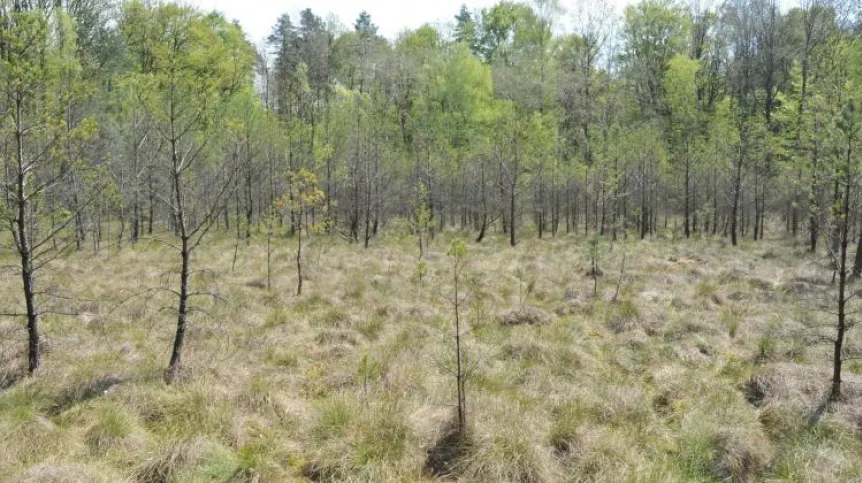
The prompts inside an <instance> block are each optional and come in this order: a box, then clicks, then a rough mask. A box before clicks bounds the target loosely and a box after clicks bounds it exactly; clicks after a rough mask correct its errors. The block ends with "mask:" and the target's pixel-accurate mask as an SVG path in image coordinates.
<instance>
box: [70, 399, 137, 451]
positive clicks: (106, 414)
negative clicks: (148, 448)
mask: <svg viewBox="0 0 862 483" xmlns="http://www.w3.org/2000/svg"><path fill="white" fill-rule="evenodd" d="M85 439H86V441H87V444H88V446H89V447H90V450H91V451H92V452H93V453H95V454H97V455H104V454H107V453H108V452H112V451H113V452H123V453H130V452H132V453H133V452H137V450H138V449H139V448H141V447H142V446H143V445H144V444H145V442H146V435H145V433H144V431H143V429H142V428H141V425H140V421H139V420H138V416H137V414H134V413H133V412H131V411H129V410H128V409H126V408H124V407H121V406H118V405H116V404H108V405H105V406H102V407H99V408H98V409H97V415H96V422H95V423H94V424H93V425H92V426H91V427H90V429H88V430H87V433H86V436H85Z"/></svg>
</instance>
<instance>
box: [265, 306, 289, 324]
mask: <svg viewBox="0 0 862 483" xmlns="http://www.w3.org/2000/svg"><path fill="white" fill-rule="evenodd" d="M289 320H290V314H289V313H288V311H287V309H286V308H285V307H284V305H282V304H275V306H274V307H273V308H272V310H270V311H269V312H267V314H266V320H265V321H264V328H267V329H269V328H272V327H278V326H280V325H284V324H286V323H287V322H288V321H289Z"/></svg>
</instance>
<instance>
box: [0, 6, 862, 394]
mask: <svg viewBox="0 0 862 483" xmlns="http://www.w3.org/2000/svg"><path fill="white" fill-rule="evenodd" d="M453 14H455V15H454V18H453V21H452V23H451V24H450V25H449V26H448V27H433V26H430V25H425V26H422V27H420V28H417V29H415V30H409V31H405V32H403V33H401V34H400V35H398V36H397V38H395V39H387V38H384V37H383V36H381V35H380V34H379V33H378V29H377V26H376V25H375V24H374V23H373V19H372V18H371V17H370V15H369V14H367V13H366V12H362V13H360V14H359V16H358V17H357V19H356V20H355V22H353V23H352V24H351V25H343V24H340V23H339V22H337V21H334V20H324V19H323V18H322V17H320V16H318V15H316V14H315V13H314V12H313V11H312V10H311V9H306V10H303V11H302V12H301V13H300V14H299V16H298V18H292V17H290V16H289V15H282V16H281V17H279V18H278V19H277V21H276V22H275V25H274V26H273V28H272V32H271V35H269V37H268V38H267V40H266V42H265V43H264V44H262V45H257V46H256V45H253V44H252V43H251V42H250V41H249V40H248V38H247V36H246V35H245V34H244V33H243V31H242V29H241V27H240V26H239V25H238V24H236V23H235V22H230V21H228V20H227V19H225V18H224V17H223V16H222V15H220V14H218V13H207V12H202V11H199V10H196V9H194V8H191V7H188V6H181V5H178V4H175V3H170V2H165V3H162V2H148V1H141V0H130V1H126V2H116V1H113V0H53V1H48V0H30V1H27V0H0V91H2V92H0V158H2V162H3V169H4V171H3V174H2V179H3V183H2V188H0V189H2V194H3V198H4V200H3V203H2V205H0V221H2V224H3V227H4V228H6V229H7V231H8V233H9V236H8V239H7V241H4V244H3V245H2V247H3V249H4V250H7V252H8V253H9V254H11V255H13V256H14V259H15V260H16V263H15V264H14V266H9V267H6V269H7V270H14V271H15V272H19V273H20V276H21V280H22V283H23V292H22V294H23V296H22V300H23V303H22V307H23V309H21V311H20V312H10V313H7V314H5V315H6V316H13V317H23V318H25V319H26V321H27V328H28V333H29V336H28V340H29V346H28V347H29V349H28V352H29V369H30V372H31V373H32V372H35V371H36V370H37V369H38V367H39V360H40V357H39V347H40V344H39V340H40V339H39V319H40V315H42V314H45V313H49V312H48V311H47V310H46V309H45V308H44V301H43V299H44V298H46V297H48V296H49V295H46V294H45V293H44V292H43V291H40V290H39V289H38V285H39V283H38V280H39V277H38V276H37V275H38V273H40V271H41V270H42V269H43V267H45V266H46V265H47V264H49V263H50V261H51V260H53V259H54V258H56V257H58V256H62V255H63V254H64V253H66V252H67V251H70V250H89V249H92V250H94V251H99V250H100V249H101V247H102V244H103V243H107V244H109V245H111V246H120V247H122V246H124V245H128V244H134V243H137V242H139V241H140V240H143V239H148V240H155V241H158V242H161V243H164V244H166V245H168V246H170V247H172V248H174V249H175V250H176V253H177V261H178V264H179V266H180V270H179V275H180V276H179V283H178V286H177V288H176V290H171V292H172V293H173V294H174V295H175V296H176V297H177V300H178V303H177V314H176V316H177V331H176V338H175V342H174V350H173V352H172V357H171V361H170V370H169V371H168V378H169V379H172V378H173V377H175V376H176V371H177V370H178V368H179V367H180V361H181V354H182V346H183V341H184V336H185V326H186V321H187V317H188V313H189V307H190V304H191V303H192V300H194V299H195V298H196V297H206V296H210V295H211V294H206V293H202V292H199V291H195V290H194V289H193V288H192V287H191V283H190V281H189V277H190V274H192V273H193V272H194V268H193V263H194V257H193V253H194V251H195V250H196V249H197V248H198V247H199V246H200V244H201V243H203V241H204V239H205V237H206V235H207V234H209V233H211V232H212V231H214V230H221V231H225V232H228V233H231V234H234V233H235V236H236V238H237V242H238V245H239V242H240V241H241V240H244V241H246V242H247V241H248V240H250V239H251V238H252V236H253V234H254V233H255V232H267V233H269V234H271V233H272V232H273V228H272V227H273V226H277V227H280V228H282V229H283V230H284V231H285V232H286V234H288V235H290V236H298V237H299V238H300V239H301V238H302V236H304V235H303V233H310V232H311V231H313V230H323V231H326V232H328V233H330V234H332V235H333V236H341V237H343V238H344V239H346V240H348V241H349V242H351V243H356V244H359V245H363V246H365V247H368V246H369V245H370V244H372V243H373V241H374V240H375V237H377V236H378V235H379V234H380V233H381V232H382V231H383V230H384V229H385V228H386V226H387V225H388V224H389V223H390V222H392V221H393V220H398V219H406V220H409V221H410V222H411V223H410V224H409V226H410V227H411V228H412V229H413V230H414V231H415V232H416V233H418V235H419V239H420V250H421V245H422V244H423V243H427V241H423V240H427V238H433V237H434V236H435V233H439V232H440V231H442V230H446V229H457V230H462V231H465V232H467V231H469V232H471V233H472V234H473V237H474V238H475V240H476V242H481V241H482V240H483V239H484V238H485V237H486V235H487V234H488V233H490V232H492V231H498V232H503V233H505V234H506V235H507V237H508V240H509V243H510V244H512V245H515V244H516V243H517V241H518V239H519V238H518V237H521V236H530V235H529V234H528V233H527V232H526V230H530V232H532V233H534V234H535V236H537V237H539V238H541V237H545V236H559V235H561V234H568V233H574V234H582V235H587V234H593V235H598V236H607V237H611V238H613V239H616V238H617V237H620V236H624V234H625V233H628V232H634V233H637V234H638V235H639V236H640V237H641V238H645V237H647V236H652V235H657V234H663V233H674V234H675V233H680V234H681V236H685V237H690V236H694V235H699V236H722V237H727V238H728V239H730V241H731V242H732V244H733V245H737V244H738V243H739V242H740V240H741V239H742V238H743V237H750V238H751V239H753V240H759V239H761V238H763V237H764V236H765V232H766V230H767V229H783V230H784V231H786V233H787V234H789V235H790V236H793V237H798V238H800V239H802V238H804V239H805V240H806V244H807V245H808V247H809V248H810V250H811V251H817V250H821V251H825V252H826V253H828V254H831V256H832V260H833V263H834V264H835V266H836V270H839V269H840V274H841V276H842V277H843V276H844V275H848V276H852V275H857V276H858V275H860V274H862V253H860V252H859V251H857V252H856V254H855V257H853V256H850V257H849V258H852V260H851V261H850V262H848V255H847V245H848V244H849V243H850V242H852V241H856V240H862V229H860V227H862V223H860V222H862V218H860V214H862V213H860V210H859V209H858V206H859V197H860V193H859V191H858V190H856V189H855V188H856V187H857V185H858V178H859V175H858V164H859V162H858V156H857V155H856V148H857V145H858V143H859V135H858V134H859V123H860V112H859V111H860V107H859V104H860V97H862V84H860V82H862V59H860V55H862V50H860V46H859V43H858V39H859V35H860V24H859V18H858V16H857V14H858V9H857V6H856V5H854V4H851V3H849V2H844V1H842V0H801V3H800V4H799V5H798V6H793V7H792V8H789V9H781V8H780V7H779V3H778V2H777V1H776V0H725V1H724V2H721V3H719V2H716V3H713V4H707V3H704V2H701V1H699V0H693V1H692V2H691V3H683V2H676V1H671V0H643V1H641V2H639V3H636V4H633V5H631V6H629V7H628V8H626V9H625V12H624V15H623V16H622V17H621V18H618V17H617V16H615V14H614V13H613V12H612V9H610V8H608V7H607V6H603V5H602V4H593V3H591V4H590V5H589V6H587V5H586V4H584V5H581V6H579V5H575V6H574V8H573V9H570V10H569V11H566V10H565V9H564V8H563V6H562V5H561V4H560V3H559V2H558V1H557V0H533V1H532V2H531V3H519V2H512V1H505V0H504V1H501V2H499V3H497V4H496V5H494V6H493V7H490V8H485V9H481V10H476V11H471V10H469V9H467V8H466V7H462V8H461V9H460V11H458V12H453ZM268 236H269V235H268ZM824 237H825V239H824V240H822V241H821V239H823V238H824ZM300 246H301V245H300ZM300 259H301V251H298V253H297V258H296V260H297V268H298V272H297V273H298V276H299V281H300V283H301V280H302V271H301V267H300ZM851 262H852V263H851ZM850 265H852V269H851V268H850ZM300 289H301V286H300Z"/></svg>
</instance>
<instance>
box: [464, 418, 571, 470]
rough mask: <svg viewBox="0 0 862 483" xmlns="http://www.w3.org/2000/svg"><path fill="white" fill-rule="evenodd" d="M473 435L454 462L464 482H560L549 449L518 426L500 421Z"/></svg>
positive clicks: (557, 468)
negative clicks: (489, 430) (459, 459)
mask: <svg viewBox="0 0 862 483" xmlns="http://www.w3.org/2000/svg"><path fill="white" fill-rule="evenodd" d="M488 429H492V431H493V432H491V433H490V434H489V433H486V434H481V435H476V436H474V437H473V438H472V439H471V442H470V444H469V445H468V446H467V448H466V451H465V454H464V456H463V458H462V459H461V461H459V463H458V464H457V469H456V472H457V474H458V475H459V477H460V478H462V479H463V480H465V481H529V482H536V483H543V482H554V481H559V479H560V477H561V472H560V469H559V467H558V466H557V464H556V462H555V461H554V460H553V458H552V457H551V456H550V452H549V451H548V450H547V449H546V448H543V447H542V446H541V445H540V444H539V443H538V442H536V441H534V440H533V439H532V438H531V434H530V433H529V432H528V431H524V429H525V428H523V427H520V426H519V425H506V424H500V425H498V426H496V427H494V428H488Z"/></svg>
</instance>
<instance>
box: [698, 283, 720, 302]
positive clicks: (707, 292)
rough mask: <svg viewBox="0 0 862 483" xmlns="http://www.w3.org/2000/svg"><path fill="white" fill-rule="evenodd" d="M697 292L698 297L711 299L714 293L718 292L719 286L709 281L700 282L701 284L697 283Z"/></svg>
mask: <svg viewBox="0 0 862 483" xmlns="http://www.w3.org/2000/svg"><path fill="white" fill-rule="evenodd" d="M695 292H696V293H697V296H698V297H701V298H704V299H710V298H712V296H713V295H715V294H716V293H718V287H716V286H715V285H713V284H711V283H709V282H700V283H699V284H697V287H696V288H695Z"/></svg>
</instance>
